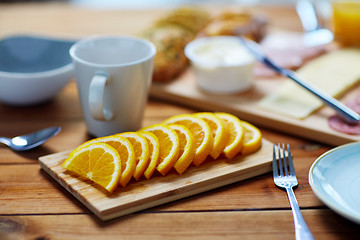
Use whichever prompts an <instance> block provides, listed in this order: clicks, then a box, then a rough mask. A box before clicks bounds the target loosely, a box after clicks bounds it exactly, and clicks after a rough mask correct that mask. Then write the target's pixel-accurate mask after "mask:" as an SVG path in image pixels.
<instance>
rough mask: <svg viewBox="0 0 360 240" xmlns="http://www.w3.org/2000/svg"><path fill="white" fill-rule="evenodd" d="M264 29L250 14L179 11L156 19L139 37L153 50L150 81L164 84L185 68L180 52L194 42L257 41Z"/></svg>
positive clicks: (184, 9)
mask: <svg viewBox="0 0 360 240" xmlns="http://www.w3.org/2000/svg"><path fill="white" fill-rule="evenodd" d="M265 27H266V21H265V19H264V18H261V17H258V16H255V15H253V14H251V13H250V12H244V11H240V12H225V13H222V14H220V15H219V16H215V17H212V16H211V15H210V14H209V13H208V12H207V11H205V10H203V9H199V8H194V7H183V8H178V9H175V10H174V11H173V12H170V13H169V14H168V15H167V16H165V17H162V18H160V19H159V20H158V21H156V22H155V23H154V24H153V26H151V27H149V28H148V29H146V30H144V31H143V32H142V33H141V34H140V36H141V37H143V38H146V39H148V40H150V41H152V42H153V43H154V45H155V47H156V50H157V53H156V55H155V58H154V72H153V81H154V82H168V81H170V80H173V79H175V78H176V77H177V76H178V75H179V74H180V73H182V72H183V71H184V70H185V69H186V68H187V67H188V65H189V62H188V60H187V58H186V57H185V54H184V48H185V46H186V45H187V44H188V43H189V42H190V41H191V40H193V39H194V38H199V37H202V36H215V35H243V36H246V37H249V38H251V39H253V40H256V41H260V40H261V39H262V38H263V36H264V33H265Z"/></svg>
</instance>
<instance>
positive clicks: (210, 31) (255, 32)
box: [199, 11, 267, 42]
mask: <svg viewBox="0 0 360 240" xmlns="http://www.w3.org/2000/svg"><path fill="white" fill-rule="evenodd" d="M266 25H267V21H266V19H265V18H264V17H262V16H257V15H254V14H252V13H250V12H248V11H238V12H230V11H227V12H224V13H222V14H220V15H218V16H217V17H215V18H214V19H213V20H212V21H211V22H210V23H209V24H208V25H207V26H206V27H205V28H204V29H203V30H202V31H201V32H200V33H199V36H215V35H234V36H237V35H241V36H245V37H247V38H250V39H252V40H254V41H256V42H259V41H260V40H261V39H262V38H263V37H264V36H265V33H266Z"/></svg>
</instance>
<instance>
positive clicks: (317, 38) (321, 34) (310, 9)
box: [296, 0, 334, 47]
mask: <svg viewBox="0 0 360 240" xmlns="http://www.w3.org/2000/svg"><path fill="white" fill-rule="evenodd" d="M296 11H297V13H298V15H299V17H300V20H301V24H302V26H303V28H304V30H305V34H304V36H303V43H304V45H305V46H306V47H315V46H320V45H324V44H327V43H330V42H332V40H333V39H334V34H333V33H332V32H331V31H329V30H328V29H326V28H323V27H321V26H320V25H319V22H318V18H317V14H316V11H315V7H314V4H313V3H312V2H311V1H309V0H300V1H298V2H297V3H296Z"/></svg>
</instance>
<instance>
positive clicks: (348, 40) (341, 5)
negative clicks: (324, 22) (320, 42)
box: [332, 0, 360, 47]
mask: <svg viewBox="0 0 360 240" xmlns="http://www.w3.org/2000/svg"><path fill="white" fill-rule="evenodd" d="M332 9H333V25H334V26H333V27H334V33H335V39H336V41H338V42H339V43H341V44H342V45H344V46H358V47H359V46H360V0H333V1H332Z"/></svg>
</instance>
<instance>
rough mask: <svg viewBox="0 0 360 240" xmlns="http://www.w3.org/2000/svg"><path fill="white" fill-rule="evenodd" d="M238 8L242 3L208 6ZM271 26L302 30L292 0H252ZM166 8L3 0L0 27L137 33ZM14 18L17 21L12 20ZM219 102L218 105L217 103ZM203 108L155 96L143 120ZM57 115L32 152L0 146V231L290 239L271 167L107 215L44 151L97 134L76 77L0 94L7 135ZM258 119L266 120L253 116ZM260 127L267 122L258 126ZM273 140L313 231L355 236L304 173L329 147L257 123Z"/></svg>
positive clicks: (6, 30) (60, 33) (0, 118)
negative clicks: (51, 132)
mask: <svg viewBox="0 0 360 240" xmlns="http://www.w3.org/2000/svg"><path fill="white" fill-rule="evenodd" d="M226 8H227V9H231V10H239V9H242V6H241V5H240V4H238V3H237V4H234V5H230V6H224V8H222V7H218V6H217V7H215V8H214V7H212V8H209V9H210V10H211V11H213V12H221V11H224V9H226ZM254 8H255V9H256V11H258V12H261V13H263V14H264V15H266V16H267V17H268V18H269V21H270V23H271V26H274V27H276V28H281V29H286V30H290V31H301V24H300V21H299V19H298V17H297V15H296V11H295V9H294V8H293V7H291V6H267V7H264V6H254ZM167 11H168V9H150V10H148V9H147V10H128V9H127V10H121V9H111V10H102V9H101V10H95V9H89V8H81V7H79V6H74V5H71V4H70V3H68V2H66V1H62V2H61V3H60V2H54V1H52V2H46V3H45V2H43V1H42V2H41V3H40V2H39V3H35V2H16V3H15V2H14V3H8V4H6V3H1V4H0V19H1V21H0V36H1V37H6V36H8V35H11V34H23V33H30V34H41V35H45V36H56V37H69V38H78V37H82V36H88V35H92V34H126V35H128V34H130V35H131V34H136V33H137V32H140V31H141V30H142V29H143V28H145V27H147V26H148V25H149V24H151V21H153V20H154V19H156V18H157V17H159V16H161V15H162V14H164V13H165V12H167ZM14 19H16V21H14ZM220 110H222V109H220ZM196 111H199V109H198V108H196V107H194V106H191V107H187V106H185V105H184V104H177V103H171V101H167V100H162V101H158V100H157V99H156V98H151V99H150V101H149V102H148V105H147V106H146V111H145V116H144V119H143V126H149V125H151V124H155V123H159V122H161V121H163V120H164V119H166V118H168V117H171V116H173V115H176V114H180V113H193V112H196ZM52 125H59V126H61V127H62V131H61V133H60V134H59V135H57V136H56V137H54V138H52V139H51V140H50V141H48V142H46V143H45V144H44V145H43V146H41V147H39V148H36V149H34V150H31V151H29V152H24V153H17V152H13V151H11V150H9V149H8V148H6V147H2V146H1V147H0V239H4V240H9V239H11V240H13V239H19V240H20V239H21V240H22V239H32V240H35V239H37V240H41V239H51V240H56V239H71V240H73V239H77V240H78V239H86V240H88V239H96V240H98V239H100V240H102V239H156V240H158V239H160V240H161V239H256V240H263V239H269V240H272V239H276V240H278V239H294V238H295V236H294V226H293V220H292V214H291V211H290V206H289V202H288V199H287V197H286V193H285V192H284V191H281V190H279V189H278V188H276V186H275V184H274V182H273V180H272V174H271V173H270V172H268V173H265V174H262V175H260V176H257V177H253V178H249V179H247V180H244V181H240V182H237V183H233V184H230V185H227V186H225V187H221V188H217V189H214V190H211V191H207V192H204V193H201V194H197V195H194V196H191V197H187V198H183V199H181V200H177V201H174V202H171V203H168V204H164V205H160V206H157V207H154V208H150V209H147V210H144V211H141V212H137V213H133V214H130V215H127V216H123V217H119V218H116V219H113V220H110V221H106V222H104V221H101V220H99V219H98V217H96V216H95V215H94V214H93V213H92V212H91V211H89V210H88V209H87V207H85V205H83V204H82V203H80V202H79V201H78V200H77V198H75V197H73V196H72V195H71V194H70V193H69V192H68V191H67V190H65V188H63V187H62V186H61V185H60V184H58V182H57V181H56V180H54V179H53V178H52V177H51V176H50V175H49V174H47V173H46V172H45V171H43V170H42V169H41V168H40V166H39V163H38V158H39V157H41V156H44V155H49V154H52V153H57V152H63V151H66V150H68V149H72V148H74V147H76V146H78V145H79V144H81V143H82V142H84V141H86V140H88V139H89V138H91V136H89V135H88V134H87V133H86V127H85V123H84V121H83V118H82V114H81V108H80V103H79V101H78V96H77V89H76V84H75V82H74V81H72V82H70V83H69V84H68V85H67V86H66V87H65V89H64V90H63V91H61V92H60V93H59V95H58V96H56V97H55V98H54V99H53V100H51V101H49V102H46V103H44V104H40V105H37V106H32V107H26V108H21V107H11V106H6V105H3V104H0V133H1V136H8V137H11V136H16V135H19V134H23V133H27V132H31V131H34V130H37V129H39V128H43V127H48V126H52ZM257 126H260V125H258V124H257ZM260 127H261V126H260ZM261 131H262V133H263V136H264V138H266V139H267V140H269V141H270V142H274V143H277V142H286V143H289V144H290V146H291V149H292V153H293V155H294V164H295V168H296V173H297V176H298V180H299V183H300V186H299V187H298V188H297V189H296V190H295V194H296V197H297V199H298V202H299V205H300V207H301V209H302V213H303V215H304V218H305V220H306V221H307V223H308V224H309V227H310V229H311V231H312V232H313V234H314V236H315V239H317V240H322V239H324V240H325V239H326V240H340V239H341V240H344V239H345V240H346V239H351V240H353V239H359V238H360V232H359V226H358V225H356V224H353V223H351V222H349V221H347V220H345V219H343V218H342V217H341V216H339V215H337V214H335V213H334V212H333V211H331V210H328V209H327V208H326V207H325V206H324V204H323V203H321V202H320V201H319V199H317V198H316V196H315V195H314V194H313V192H312V191H311V188H310V187H309V184H308V182H307V176H308V171H309V168H310V165H311V163H312V162H313V161H314V160H315V159H316V158H317V157H318V156H319V155H321V154H322V153H324V152H325V151H327V150H329V149H330V148H331V147H330V146H328V145H325V144H324V143H321V142H314V141H310V140H309V139H308V138H301V137H299V136H298V135H292V134H289V133H284V132H280V131H274V130H271V129H270V128H265V127H261Z"/></svg>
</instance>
